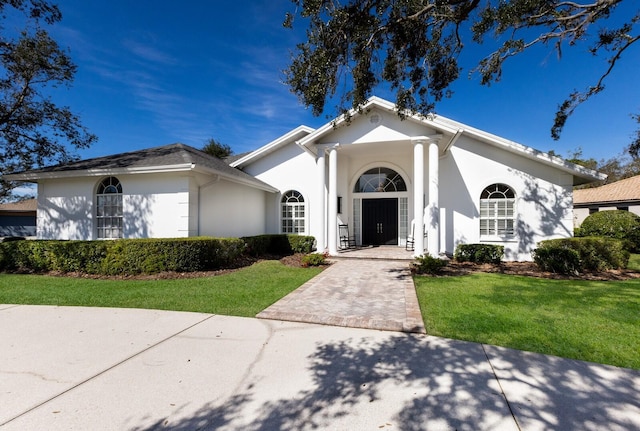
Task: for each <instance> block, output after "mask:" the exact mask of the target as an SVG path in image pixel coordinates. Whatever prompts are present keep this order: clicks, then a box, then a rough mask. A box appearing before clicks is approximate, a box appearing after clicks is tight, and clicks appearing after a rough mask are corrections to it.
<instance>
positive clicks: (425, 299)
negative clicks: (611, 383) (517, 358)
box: [415, 273, 640, 369]
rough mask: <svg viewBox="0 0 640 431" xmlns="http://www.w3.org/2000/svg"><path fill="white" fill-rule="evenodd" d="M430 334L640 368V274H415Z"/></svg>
mask: <svg viewBox="0 0 640 431" xmlns="http://www.w3.org/2000/svg"><path fill="white" fill-rule="evenodd" d="M415 284H416V291H417V293H418V299H419V301H420V308H421V310H422V316H423V319H424V321H425V326H426V328H427V333H429V334H432V335H438V336H442V337H448V338H455V339H459V340H468V341H475V342H479V343H486V344H493V345H498V346H504V347H510V348H513V349H519V350H528V351H533V352H539V353H545V354H551V355H557V356H562V357H565V358H573V359H580V360H585V361H592V362H598V363H602V364H611V365H616V366H620V367H627V368H636V369H640V354H639V353H638V352H640V280H629V281H606V282H596V281H582V280H579V281H575V280H547V279H541V278H533V277H520V276H510V275H503V274H484V273H482V274H472V275H467V276H458V277H415Z"/></svg>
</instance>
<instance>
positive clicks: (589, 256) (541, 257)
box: [533, 237, 629, 274]
mask: <svg viewBox="0 0 640 431" xmlns="http://www.w3.org/2000/svg"><path fill="white" fill-rule="evenodd" d="M564 250H570V251H564ZM575 255H577V262H576V258H575ZM533 259H534V262H536V264H537V265H538V266H539V267H540V268H541V269H543V270H545V271H553V272H559V273H564V274H569V273H576V272H581V271H583V270H588V271H604V270H607V269H618V268H626V267H627V264H628V262H629V250H628V249H627V247H626V245H625V241H623V240H619V239H614V238H604V237H581V238H560V239H551V240H547V241H542V242H540V243H539V244H538V248H536V249H535V250H534V252H533ZM554 260H555V262H554Z"/></svg>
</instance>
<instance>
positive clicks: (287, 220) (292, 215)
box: [281, 190, 307, 234]
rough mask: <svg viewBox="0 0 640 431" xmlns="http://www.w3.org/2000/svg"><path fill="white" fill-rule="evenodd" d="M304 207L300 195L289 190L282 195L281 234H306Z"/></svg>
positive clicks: (295, 191)
mask: <svg viewBox="0 0 640 431" xmlns="http://www.w3.org/2000/svg"><path fill="white" fill-rule="evenodd" d="M306 213H307V212H306V207H305V202H304V197H303V196H302V193H300V192H299V191H297V190H289V191H288V192H286V193H285V194H284V195H282V200H281V219H282V222H281V223H282V225H281V226H282V229H281V231H282V233H295V234H305V233H306V227H305V226H306V224H307V223H306Z"/></svg>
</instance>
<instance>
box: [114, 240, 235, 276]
mask: <svg viewBox="0 0 640 431" xmlns="http://www.w3.org/2000/svg"><path fill="white" fill-rule="evenodd" d="M109 243H110V246H109V249H108V253H107V256H106V257H105V259H104V260H103V261H102V265H101V272H102V273H103V274H109V275H117V274H123V273H124V274H152V273H157V272H161V271H175V272H193V271H206V270H212V269H220V268H227V267H231V266H234V265H235V262H237V260H238V259H239V258H240V257H241V256H242V254H243V252H244V249H245V243H244V241H242V240H240V239H233V238H202V237H198V238H176V239H123V240H117V241H110V242H109Z"/></svg>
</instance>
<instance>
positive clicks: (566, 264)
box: [533, 245, 582, 274]
mask: <svg viewBox="0 0 640 431" xmlns="http://www.w3.org/2000/svg"><path fill="white" fill-rule="evenodd" d="M533 260H534V262H535V263H536V265H538V268H540V269H541V270H542V271H548V272H555V273H559V274H578V273H579V272H580V271H581V270H582V263H581V262H580V254H579V253H578V252H577V251H576V250H573V249H570V248H566V247H563V246H557V245H556V246H554V245H549V246H546V247H538V248H537V249H536V250H534V252H533Z"/></svg>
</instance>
